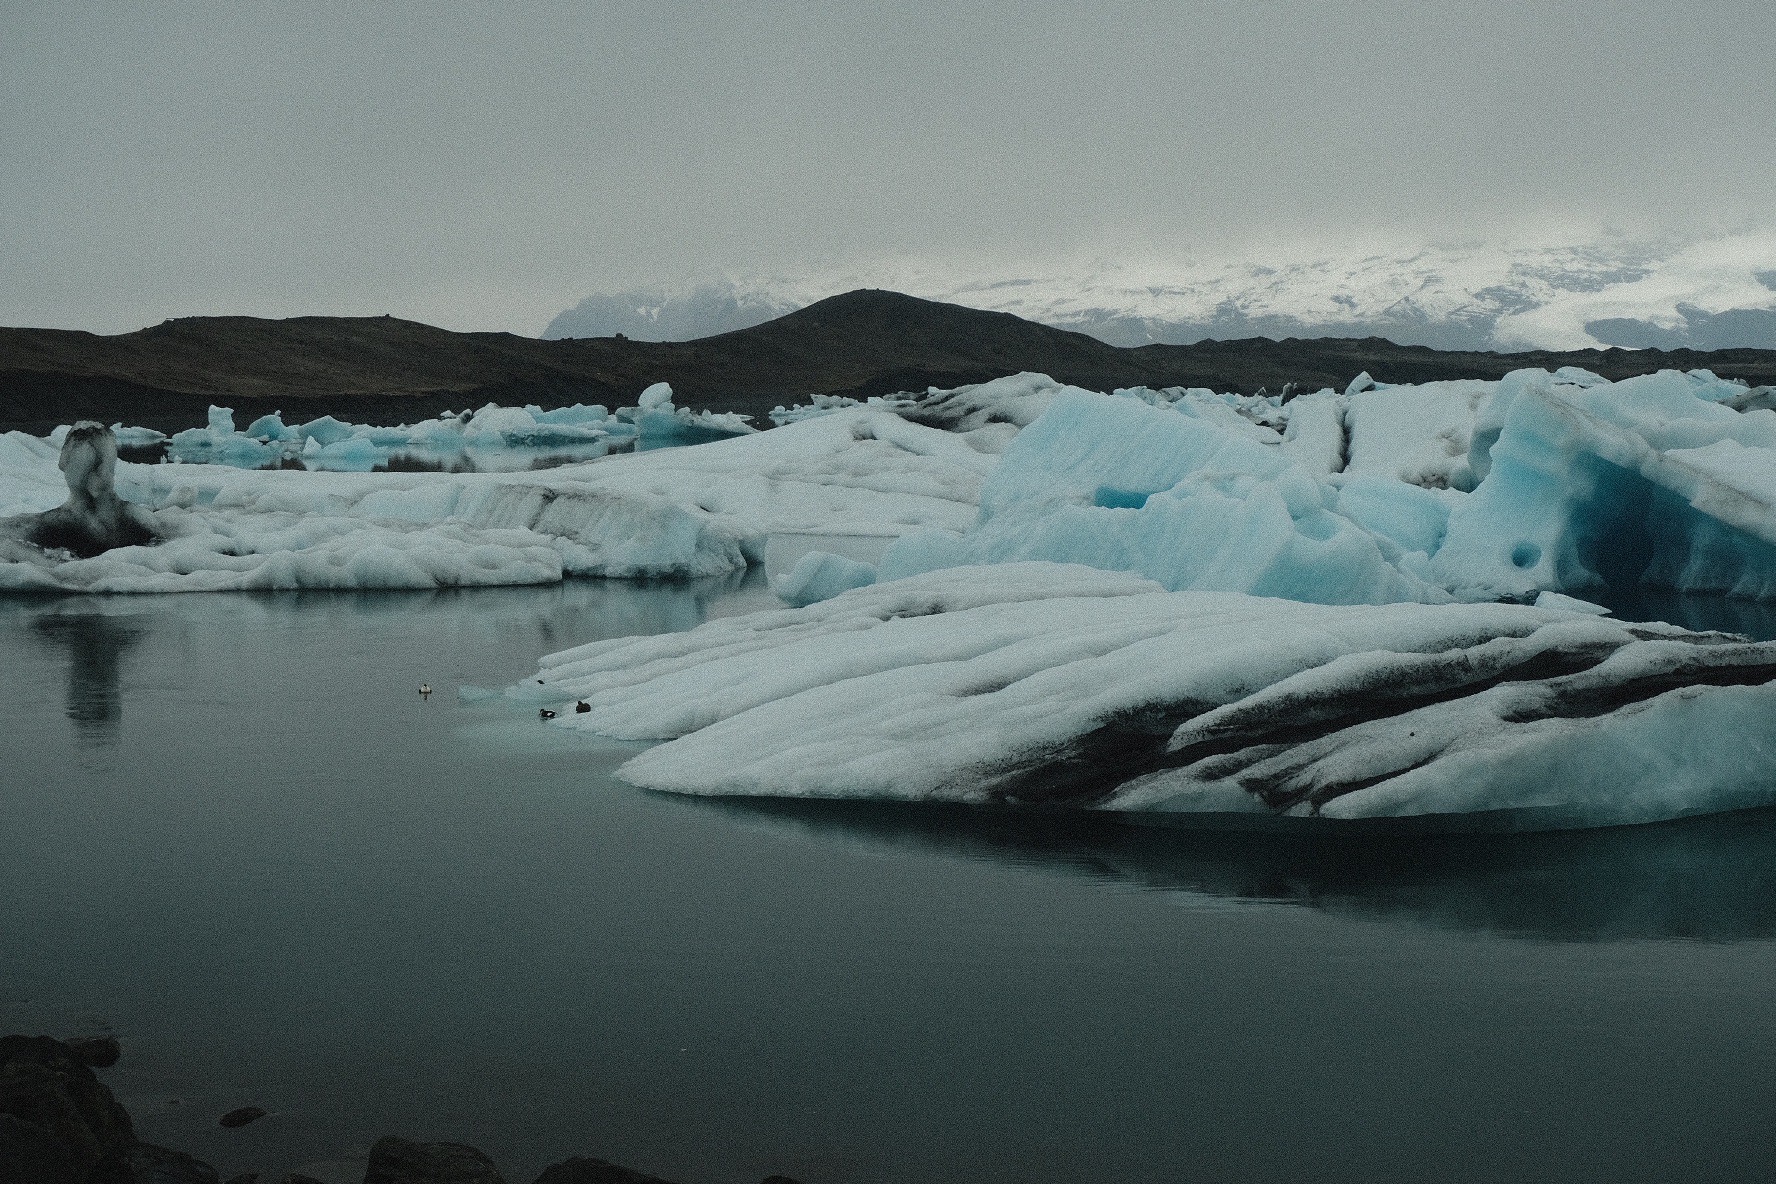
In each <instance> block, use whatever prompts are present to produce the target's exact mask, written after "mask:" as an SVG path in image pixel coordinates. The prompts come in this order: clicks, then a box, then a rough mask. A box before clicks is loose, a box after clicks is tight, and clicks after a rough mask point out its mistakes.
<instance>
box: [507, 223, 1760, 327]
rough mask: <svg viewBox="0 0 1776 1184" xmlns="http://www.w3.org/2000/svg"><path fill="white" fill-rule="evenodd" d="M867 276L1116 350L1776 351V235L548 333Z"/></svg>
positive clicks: (1110, 275)
mask: <svg viewBox="0 0 1776 1184" xmlns="http://www.w3.org/2000/svg"><path fill="white" fill-rule="evenodd" d="M860 278H868V279H869V280H871V282H873V283H878V284H885V285H886V286H890V287H894V288H897V289H900V290H903V291H909V292H913V293H915V294H917V295H920V296H924V297H927V298H929V299H933V300H941V301H945V302H948V303H954V304H962V305H967V306H969V307H973V308H981V309H988V310H992V311H997V312H1010V313H1015V314H1016V315H1018V316H1021V317H1023V318H1025V319H1026V320H1032V321H1037V322H1039V323H1041V324H1045V325H1051V326H1054V327H1057V328H1063V329H1072V330H1074V331H1076V332H1081V333H1085V334H1088V335H1090V336H1092V337H1096V338H1098V339H1099V340H1101V341H1104V342H1107V343H1109V344H1111V345H1126V346H1135V345H1148V344H1155V343H1159V344H1174V345H1185V344H1190V343H1193V342H1197V341H1203V340H1238V339H1242V338H1249V337H1271V338H1275V339H1277V340H1281V339H1283V338H1287V337H1385V338H1387V339H1388V340H1390V341H1394V342H1397V343H1399V344H1403V345H1425V346H1431V347H1433V348H1437V349H1454V350H1529V349H1561V350H1563V349H1592V348H1598V347H1608V346H1622V347H1626V348H1630V349H1640V348H1659V349H1685V348H1689V349H1729V348H1761V349H1773V348H1776V235H1769V234H1761V235H1760V234H1740V235H1734V236H1724V237H1716V238H1712V239H1706V240H1700V241H1696V242H1691V243H1684V244H1670V243H1665V244H1644V243H1635V242H1629V241H1625V240H1616V239H1605V240H1598V241H1594V242H1589V243H1584V244H1580V245H1574V246H1559V247H1507V248H1497V247H1425V248H1414V249H1411V250H1404V251H1392V252H1361V253H1348V254H1344V255H1331V256H1325V257H1321V258H1317V259H1299V258H1292V259H1278V260H1272V261H1270V262H1239V263H1225V264H1198V265H1191V266H1175V267H1174V266H1165V265H1157V264H1156V265H1145V266H1141V267H1127V266H1124V267H1099V268H1093V269H1084V270H1067V269H1060V270H1051V271H1049V272H1046V273H1036V274H1027V275H1021V276H1010V277H1003V278H999V279H994V280H988V281H984V282H982V281H968V282H957V281H955V280H954V279H953V278H951V277H948V276H945V275H944V274H942V273H937V272H920V271H916V270H907V271H902V272H900V273H896V272H895V271H894V270H893V269H888V270H886V271H884V272H882V273H881V274H879V275H874V276H869V277H860V276H858V275H844V276H839V275H835V276H829V277H819V276H804V277H800V278H795V279H781V278H780V279H775V280H756V281H749V282H746V283H741V282H738V281H735V280H723V281H721V282H719V283H715V284H707V285H700V286H696V287H691V288H687V289H684V290H681V291H678V292H675V293H666V292H663V291H652V292H634V293H626V294H623V295H619V296H610V297H595V298H592V299H589V300H587V301H586V302H584V303H582V304H581V305H580V306H579V307H578V308H577V309H573V310H570V311H569V312H565V313H562V314H561V316H559V317H557V318H556V319H555V321H554V322H553V323H552V324H551V325H550V326H549V328H548V330H547V331H545V333H544V334H543V335H544V336H545V337H562V336H593V335H604V334H610V333H617V332H622V333H627V334H628V335H629V336H631V337H644V338H645V339H647V340H674V339H677V340H688V339H691V338H695V337H700V336H706V335H709V334H713V333H721V332H727V331H729V330H730V329H735V328H741V327H743V323H744V324H752V323H757V322H756V321H754V320H751V319H749V318H753V317H756V318H757V319H758V320H761V321H762V320H763V319H764V313H765V311H766V310H769V309H775V310H776V311H777V312H779V313H781V312H786V311H788V310H789V309H791V308H795V307H800V306H803V305H805V304H808V303H812V301H813V300H814V299H815V298H816V297H817V296H819V295H822V294H824V293H826V292H832V291H839V290H843V289H846V288H855V287H859V286H862V285H861V284H860V283H859V282H858V281H859V280H860ZM619 314H621V315H619Z"/></svg>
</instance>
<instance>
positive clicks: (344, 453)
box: [314, 436, 383, 473]
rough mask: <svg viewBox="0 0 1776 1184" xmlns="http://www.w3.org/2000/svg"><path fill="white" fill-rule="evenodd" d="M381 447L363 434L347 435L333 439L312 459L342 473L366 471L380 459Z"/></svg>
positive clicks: (323, 466) (324, 466)
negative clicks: (340, 438)
mask: <svg viewBox="0 0 1776 1184" xmlns="http://www.w3.org/2000/svg"><path fill="white" fill-rule="evenodd" d="M382 456H383V452H382V449H380V448H378V447H377V446H376V442H375V441H374V440H371V439H369V438H367V437H364V436H347V437H346V438H345V439H343V440H335V441H334V442H333V443H331V444H328V445H327V446H325V447H324V448H322V449H321V450H320V451H319V452H317V453H315V454H314V459H315V461H316V463H318V464H319V465H320V466H321V467H322V468H326V469H332V470H335V471H337V472H342V473H368V472H369V471H370V470H371V469H373V468H375V467H376V462H378V461H379V460H381V459H382Z"/></svg>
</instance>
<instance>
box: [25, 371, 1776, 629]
mask: <svg viewBox="0 0 1776 1184" xmlns="http://www.w3.org/2000/svg"><path fill="white" fill-rule="evenodd" d="M1773 402H1776V400H1773V399H1772V398H1770V397H1769V396H1768V392H1763V391H1752V390H1748V389H1747V388H1746V387H1744V386H1742V385H1739V384H1735V383H1730V382H1723V381H1721V380H1719V379H1717V378H1716V377H1715V376H1713V375H1712V374H1709V373H1707V372H1706V371H1697V372H1694V373H1690V374H1679V373H1676V372H1666V373H1663V374H1659V375H1651V376H1647V377H1644V378H1636V379H1629V380H1625V381H1622V382H1614V383H1612V382H1606V381H1605V380H1603V379H1602V378H1599V377H1598V376H1597V375H1594V374H1589V373H1587V372H1585V371H1582V370H1575V369H1570V368H1569V369H1564V370H1560V371H1556V372H1553V373H1549V372H1547V371H1541V370H1525V371H1518V372H1516V373H1514V374H1512V375H1510V376H1508V377H1506V378H1505V379H1504V380H1502V381H1499V382H1481V381H1471V382H1440V383H1430V384H1424V385H1418V386H1410V385H1389V384H1386V383H1377V382H1375V381H1374V380H1373V379H1372V378H1370V377H1369V376H1366V375H1365V376H1360V378H1359V379H1358V380H1357V381H1355V382H1352V383H1351V384H1349V386H1348V387H1347V388H1346V389H1345V390H1344V391H1342V392H1340V391H1335V390H1329V389H1328V390H1321V391H1315V392H1310V393H1306V394H1302V395H1299V396H1296V397H1293V398H1288V399H1285V398H1284V397H1283V396H1281V395H1264V394H1260V395H1235V394H1226V393H1217V392H1214V391H1209V390H1205V389H1198V388H1168V389H1166V390H1149V389H1146V388H1131V389H1125V390H1117V391H1113V392H1110V393H1108V394H1101V393H1095V392H1091V391H1086V390H1082V389H1079V388H1075V387H1068V386H1066V385H1064V384H1062V383H1058V382H1056V381H1054V380H1053V379H1051V378H1048V377H1046V376H1044V375H1039V374H1018V375H1011V376H1007V377H1005V378H1001V379H998V380H995V381H992V382H987V383H979V384H974V385H969V386H964V387H958V388H955V389H952V390H938V389H930V390H926V391H924V392H909V393H904V394H900V395H894V396H889V397H884V398H877V399H870V400H867V401H864V402H861V403H860V402H858V401H856V400H851V399H844V398H836V397H823V398H818V399H815V400H814V401H813V402H812V403H810V404H808V405H806V406H803V407H796V408H789V409H779V411H778V412H777V413H774V414H773V417H772V418H773V420H774V421H776V422H778V423H780V424H781V425H782V426H780V427H778V428H776V429H774V430H772V431H769V432H762V433H760V432H752V431H751V430H750V427H749V425H747V424H745V423H744V422H742V421H741V420H740V419H737V418H734V417H731V416H718V415H711V414H709V413H703V412H699V413H693V412H691V411H689V410H688V409H685V408H680V407H677V406H675V405H674V403H673V396H672V392H671V389H670V388H669V387H667V386H666V385H665V384H656V385H655V386H653V387H650V388H648V389H647V390H646V391H644V392H643V393H642V395H641V397H640V398H639V399H638V400H637V404H636V406H634V407H631V408H619V409H618V410H617V411H616V412H614V413H613V412H609V411H607V409H605V408H604V407H600V406H591V407H588V406H582V405H575V406H573V407H564V408H557V409H554V410H547V411H545V410H543V409H541V408H538V407H524V408H516V407H498V406H494V405H488V406H485V407H482V408H481V409H479V410H478V411H474V412H463V413H460V414H457V413H451V414H445V415H443V416H439V417H437V418H436V419H433V420H428V421H424V422H422V423H420V424H414V425H404V426H400V427H372V426H366V425H354V424H349V423H344V422H342V421H340V420H337V419H334V418H332V417H330V416H323V417H321V418H319V419H315V420H310V421H308V422H306V423H302V424H297V425H290V424H286V423H285V422H284V420H283V419H282V417H281V416H277V415H267V416H261V417H260V418H259V419H257V420H255V421H254V422H253V423H251V424H249V425H248V426H247V428H246V429H245V430H238V429H237V428H236V427H235V424H234V417H233V413H232V412H231V411H229V410H228V409H227V408H225V407H217V408H213V409H212V414H211V416H210V420H209V422H208V423H207V424H206V425H205V426H204V427H201V428H193V429H190V430H188V431H184V432H180V433H177V434H176V435H174V436H173V437H172V438H171V439H170V440H168V441H166V448H167V450H168V453H169V455H170V456H171V457H172V458H173V459H175V460H180V459H184V460H194V459H202V460H209V461H212V462H223V463H210V464H160V465H133V464H121V465H119V466H118V467H117V475H118V481H117V490H118V493H119V495H120V496H121V498H122V499H123V500H124V501H125V502H128V503H131V504H133V505H136V506H138V507H140V508H141V509H142V510H143V511H145V512H148V513H150V514H152V515H155V516H156V522H157V526H156V531H157V534H158V537H159V538H160V539H161V540H163V541H162V542H161V543H159V544H158V545H157V547H156V548H152V549H149V550H144V549H142V548H120V549H118V552H117V553H116V554H111V553H107V554H105V555H101V556H96V557H92V558H90V559H82V560H81V563H82V564H84V566H79V565H76V566H63V565H62V563H61V559H60V558H58V557H56V556H51V555H48V554H47V553H46V554H44V555H40V556H38V557H37V561H36V562H34V563H33V564H32V566H33V568H34V571H33V573H31V574H26V573H23V572H20V571H15V570H10V569H6V570H4V571H3V572H0V581H4V582H5V583H6V584H7V585H8V586H14V585H19V584H30V585H32V586H37V585H38V584H40V583H41V580H42V579H43V578H49V579H50V580H51V581H52V582H53V583H55V585H56V586H58V587H65V588H69V589H86V590H110V591H116V590H124V589H126V588H127V589H141V590H148V589H154V590H164V589H170V588H210V587H287V586H315V585H318V586H328V587H333V586H386V587H409V586H422V587H423V586H432V585H434V584H438V583H488V582H513V583H518V582H534V581H541V580H550V579H558V578H561V577H562V576H563V575H570V574H585V575H601V576H613V577H627V576H637V577H652V576H670V575H683V576H690V575H704V574H712V573H714V572H717V571H723V570H730V569H731V568H732V567H733V566H734V565H744V564H746V563H748V562H751V561H753V560H754V559H755V558H756V556H757V555H758V554H759V548H760V543H761V540H762V539H763V538H765V537H766V536H769V535H771V534H775V533H793V534H802V535H815V536H820V535H872V536H876V537H880V538H885V539H894V540H897V541H895V542H894V543H893V545H892V546H890V547H888V549H887V550H886V552H885V553H883V554H882V555H881V558H880V565H879V567H876V569H875V570H868V567H869V565H864V564H862V563H861V562H860V561H859V560H858V559H856V558H855V557H850V558H844V559H843V560H842V561H839V560H834V559H828V558H821V557H819V556H815V557H813V558H810V559H808V560H807V561H805V562H804V563H803V564H800V565H798V567H797V570H796V571H793V572H789V573H785V574H784V575H783V576H782V577H781V578H780V579H779V580H778V581H777V583H776V586H777V587H778V589H779V590H780V591H781V592H782V594H783V596H784V597H785V598H786V599H787V600H790V601H793V602H797V603H803V602H808V601H811V600H813V599H816V598H819V597H823V596H827V595H833V594H836V593H838V592H840V591H843V590H845V589H847V588H852V587H858V586H862V585H865V584H868V583H870V582H872V581H885V580H892V579H896V578H900V577H904V576H907V575H912V574H916V573H918V572H922V571H931V570H937V569H939V568H943V567H949V566H958V565H972V564H982V563H997V562H1011V561H1023V560H1044V561H1054V562H1067V563H1083V564H1087V565H1090V566H1095V567H1101V568H1105V569H1111V570H1122V571H1130V572H1134V573H1137V574H1140V575H1144V576H1147V577H1149V578H1151V579H1154V580H1156V581H1158V582H1159V583H1160V584H1162V585H1163V586H1165V587H1166V588H1168V589H1171V590H1184V589H1196V590H1203V591H1227V592H1247V593H1251V594H1255V595H1264V596H1276V597H1283V598H1287V599H1294V600H1304V601H1314V602H1322V603H1392V602H1404V601H1416V602H1424V603H1436V602H1441V601H1447V600H1462V601H1473V600H1490V599H1511V600H1519V601H1532V600H1534V599H1535V597H1536V596H1537V595H1538V594H1540V593H1543V592H1560V593H1566V594H1570V595H1574V596H1578V597H1594V596H1598V595H1601V594H1603V592H1606V591H1611V590H1615V591H1620V590H1622V589H1626V588H1639V587H1650V588H1669V589H1674V590H1677V591H1703V592H1720V593H1727V594H1730V595H1734V596H1739V597H1745V598H1762V599H1776V514H1773V512H1772V511H1773V507H1776V410H1773V409H1772V403H1773ZM123 431H124V433H125V434H124V435H119V437H118V438H119V439H120V440H121V439H124V438H129V439H135V440H147V439H148V436H149V435H150V434H149V433H145V432H136V431H134V430H131V429H124V430H123ZM58 432H59V435H52V436H51V437H50V438H49V439H48V440H34V439H32V438H29V437H23V436H18V435H17V434H13V435H10V436H7V437H5V438H3V446H0V514H8V515H14V516H16V515H19V514H23V513H34V512H39V511H42V510H44V509H48V508H50V507H51V506H53V505H55V504H58V503H59V502H60V501H61V500H62V499H63V497H64V496H65V494H64V493H63V490H64V485H63V483H62V481H61V479H60V474H59V473H58V472H57V471H56V470H55V468H54V458H55V453H56V450H57V449H58V448H59V447H60V444H61V438H62V437H65V435H66V429H58ZM114 434H116V431H115V430H114ZM717 435H719V436H723V437H724V438H723V439H720V440H717V441H715V442H713V443H704V444H700V445H698V446H696V447H666V448H658V449H654V450H651V451H643V452H629V451H624V452H622V453H621V454H617V455H607V454H609V453H611V451H612V449H613V448H617V447H619V446H621V447H622V448H623V449H625V450H626V449H629V448H631V447H632V446H634V445H635V443H636V441H637V439H638V438H639V440H640V441H641V443H642V444H643V445H646V443H647V441H648V440H649V439H650V438H652V439H653V440H654V441H655V442H656V443H667V444H684V443H688V442H691V441H694V440H699V439H708V438H710V437H712V436H717ZM150 442H151V441H150ZM538 449H554V450H566V451H565V452H560V451H558V452H556V453H555V454H553V455H551V456H550V457H549V458H547V459H546V460H545V459H543V458H541V457H540V456H539V454H538V452H537V451H536V450H538ZM428 450H429V451H428ZM468 454H474V455H475V456H476V457H477V458H479V459H478V460H477V461H476V463H474V464H473V465H469V466H467V467H470V468H474V469H478V470H483V471H476V472H462V471H449V472H409V471H395V472H386V471H382V470H384V469H387V468H390V467H396V468H402V469H406V468H419V469H424V468H427V467H430V468H433V469H437V468H448V467H450V466H449V465H446V464H443V463H442V462H436V463H431V464H429V465H428V464H424V463H417V462H416V463H413V464H403V465H394V464H393V458H394V457H396V456H405V457H407V458H408V459H409V460H414V459H415V458H418V459H420V460H423V459H424V458H425V457H428V456H429V457H432V458H434V461H435V458H438V457H448V456H463V455H468ZM562 460H569V461H572V462H574V463H568V464H562V465H559V466H558V467H555V468H550V469H546V470H536V469H534V468H533V466H535V465H538V464H544V463H548V464H554V463H556V462H558V461H562ZM242 466H246V467H242ZM252 466H276V467H275V468H262V469H259V470H255V469H253V468H252ZM303 470H326V471H303ZM279 515H282V517H279ZM514 531H515V532H517V533H511V532H514ZM497 532H505V533H497ZM150 550H151V551H152V553H150ZM359 551H363V552H364V554H363V555H362V556H359V555H358V554H357V552H359ZM551 556H552V558H551ZM274 557H275V558H274ZM27 558H28V557H27ZM63 558H65V557H63ZM12 562H13V563H15V564H16V563H17V562H21V560H18V559H17V558H14V559H13V560H12Z"/></svg>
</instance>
